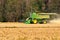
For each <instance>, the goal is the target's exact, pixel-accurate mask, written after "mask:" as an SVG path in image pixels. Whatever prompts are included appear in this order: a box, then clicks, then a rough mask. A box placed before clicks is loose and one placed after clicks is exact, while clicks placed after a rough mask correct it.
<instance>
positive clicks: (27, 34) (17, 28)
mask: <svg viewBox="0 0 60 40" xmlns="http://www.w3.org/2000/svg"><path fill="white" fill-rule="evenodd" d="M0 40H60V23H47V24H24V23H18V22H5V23H0Z"/></svg>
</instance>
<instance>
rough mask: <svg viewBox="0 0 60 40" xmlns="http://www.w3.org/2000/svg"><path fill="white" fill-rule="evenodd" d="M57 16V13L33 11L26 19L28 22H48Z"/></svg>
mask: <svg viewBox="0 0 60 40" xmlns="http://www.w3.org/2000/svg"><path fill="white" fill-rule="evenodd" d="M53 18H56V13H32V14H31V15H30V17H28V18H27V19H26V21H25V23H26V24H37V23H39V24H46V23H48V22H49V20H51V19H53Z"/></svg>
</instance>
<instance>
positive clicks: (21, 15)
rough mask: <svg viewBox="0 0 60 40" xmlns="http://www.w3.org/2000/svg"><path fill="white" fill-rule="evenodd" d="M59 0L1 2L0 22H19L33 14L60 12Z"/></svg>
mask: <svg viewBox="0 0 60 40" xmlns="http://www.w3.org/2000/svg"><path fill="white" fill-rule="evenodd" d="M59 4H60V1H59V0H57V1H56V0H0V22H18V21H19V20H21V19H23V20H24V19H26V18H27V17H28V16H29V14H30V13H31V12H37V11H38V12H58V13H60V5H59Z"/></svg>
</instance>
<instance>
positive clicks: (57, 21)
mask: <svg viewBox="0 0 60 40" xmlns="http://www.w3.org/2000/svg"><path fill="white" fill-rule="evenodd" d="M50 23H60V18H56V19H53V20H51V21H50Z"/></svg>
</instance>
